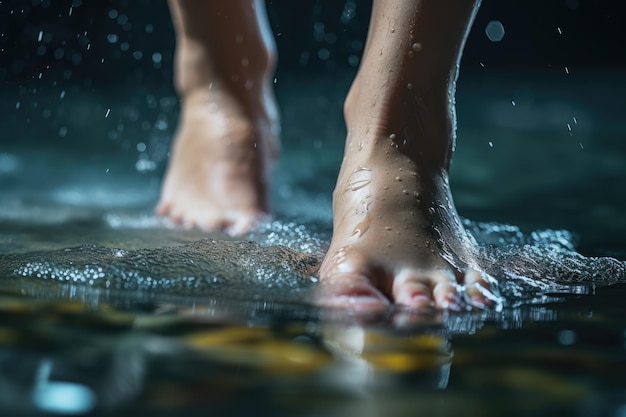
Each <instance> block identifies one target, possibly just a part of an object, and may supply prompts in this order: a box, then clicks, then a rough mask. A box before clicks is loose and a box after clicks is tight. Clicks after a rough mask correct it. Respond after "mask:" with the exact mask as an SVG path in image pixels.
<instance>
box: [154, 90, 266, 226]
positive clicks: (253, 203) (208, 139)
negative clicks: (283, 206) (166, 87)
mask: <svg viewBox="0 0 626 417" xmlns="http://www.w3.org/2000/svg"><path fill="white" fill-rule="evenodd" d="M216 90H217V89H216ZM181 116H182V117H181V123H180V127H179V130H178V132H177V135H176V139H175V142H174V146H173V149H172V156H171V159H170V163H169V166H168V171H167V174H166V177H165V182H164V185H163V189H162V192H161V200H160V202H159V204H158V206H157V213H159V214H161V215H166V216H169V218H170V219H171V220H172V221H173V222H174V223H177V224H181V225H184V226H185V227H194V228H199V229H202V230H206V231H224V232H227V233H229V234H231V235H240V234H242V233H245V232H247V231H248V230H249V229H250V228H251V227H252V226H253V225H254V223H255V222H256V221H257V220H259V219H261V218H263V217H264V216H267V215H268V213H269V207H268V202H267V198H268V196H267V189H268V182H269V177H270V168H271V165H272V163H273V161H274V159H275V158H276V157H277V154H278V146H279V145H278V140H277V138H276V136H275V134H274V131H275V123H276V122H275V121H274V120H272V118H271V117H269V116H268V115H267V113H265V114H263V113H262V114H259V115H257V116H256V117H255V118H253V117H250V116H249V115H248V114H246V112H245V111H242V109H241V108H240V106H239V105H238V103H237V102H236V100H234V99H233V98H232V96H231V95H230V94H227V93H224V92H223V91H222V92H220V91H209V89H208V88H207V91H197V92H194V93H193V94H190V95H188V96H187V97H186V98H185V99H184V101H183V110H182V115H181Z"/></svg>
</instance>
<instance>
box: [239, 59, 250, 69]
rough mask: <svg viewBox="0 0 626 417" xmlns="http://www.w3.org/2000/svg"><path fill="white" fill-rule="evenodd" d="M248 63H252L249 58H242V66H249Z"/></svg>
mask: <svg viewBox="0 0 626 417" xmlns="http://www.w3.org/2000/svg"><path fill="white" fill-rule="evenodd" d="M248 65H250V60H249V59H248V58H243V59H242V60H241V66H242V67H247V66H248Z"/></svg>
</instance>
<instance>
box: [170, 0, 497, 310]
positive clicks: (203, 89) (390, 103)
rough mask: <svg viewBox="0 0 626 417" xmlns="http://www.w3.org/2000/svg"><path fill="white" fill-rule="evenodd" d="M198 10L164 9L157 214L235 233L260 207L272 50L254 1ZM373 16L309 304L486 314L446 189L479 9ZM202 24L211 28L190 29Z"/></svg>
mask: <svg viewBox="0 0 626 417" xmlns="http://www.w3.org/2000/svg"><path fill="white" fill-rule="evenodd" d="M206 3H207V4H205V3H204V2H196V3H194V2H191V1H190V0H172V1H171V6H172V9H173V12H174V13H173V14H174V17H175V22H176V26H177V35H178V52H177V54H178V64H177V70H178V76H177V80H178V87H179V91H180V94H181V98H182V101H183V117H182V121H181V126H180V128H179V131H178V134H177V139H176V142H175V145H174V152H173V155H172V160H171V162H170V166H169V168H168V173H167V175H166V179H165V183H164V184H165V185H164V188H163V193H162V199H161V203H160V204H159V207H158V211H159V212H160V213H161V214H164V215H168V216H170V218H172V219H173V220H174V221H177V222H180V223H183V224H186V225H189V226H195V227H200V228H203V229H205V230H209V231H214V230H226V231H229V232H231V233H233V234H240V233H244V232H246V231H247V230H249V229H250V228H251V227H252V226H253V224H254V221H255V220H256V219H257V218H259V216H262V215H264V214H266V213H267V208H268V206H267V193H266V188H267V178H268V177H267V170H268V168H269V166H270V164H271V160H272V158H273V156H274V155H275V154H276V150H277V148H278V146H277V140H276V137H275V135H274V132H275V129H274V126H275V124H276V121H277V117H276V112H275V108H276V106H275V104H274V101H273V95H272V94H271V92H269V87H268V85H269V83H268V82H267V80H269V77H270V76H271V71H272V65H271V63H270V62H271V61H272V60H271V56H272V54H273V52H272V51H273V44H272V43H271V41H270V40H268V39H269V37H268V36H267V34H266V32H267V23H266V21H265V20H264V19H265V18H264V17H263V15H262V13H259V11H260V9H261V8H262V4H261V2H260V1H259V2H255V1H252V0H240V1H232V0H219V1H214V2H210V5H208V3H209V2H206ZM373 6H374V7H373V14H372V21H371V24H370V30H369V35H368V39H367V42H366V47H365V51H364V56H363V59H362V63H361V67H360V69H359V72H358V74H357V76H356V78H355V80H354V83H353V85H352V87H351V89H350V93H349V94H348V97H347V98H346V102H345V107H344V112H345V117H346V124H347V126H348V135H347V138H346V151H345V157H344V160H343V162H342V165H341V171H340V174H339V178H338V180H337V186H336V188H335V191H334V194H333V220H334V233H333V238H332V242H331V245H330V249H329V251H328V254H327V255H326V258H325V260H324V262H323V264H322V266H321V269H320V272H319V274H320V281H321V284H320V286H319V293H318V298H317V301H318V303H319V304H321V305H326V306H332V307H342V308H350V309H359V310H372V309H383V308H386V307H387V306H388V305H389V304H390V303H394V304H396V305H401V306H405V307H407V308H410V309H421V308H425V307H435V308H444V309H453V310H461V309H466V308H471V307H472V306H476V307H482V306H485V305H488V304H489V303H490V300H491V299H492V298H493V297H492V295H491V293H490V291H489V288H490V285H491V284H490V282H491V279H490V278H489V277H488V276H486V275H485V274H482V273H480V272H479V271H478V270H476V269H475V266H474V265H475V262H474V260H475V256H474V251H475V245H474V242H473V239H472V238H471V236H469V235H468V234H467V233H466V231H465V230H464V228H463V226H462V225H461V222H460V219H459V217H458V214H457V212H456V209H455V207H454V203H453V200H452V196H451V193H450V188H449V184H448V170H449V164H450V159H451V157H452V150H453V145H454V140H455V122H456V118H455V109H454V94H455V83H456V77H457V72H458V64H459V60H460V56H461V51H462V47H463V44H464V41H465V38H466V36H467V31H468V29H469V26H470V23H471V21H472V19H473V16H474V14H475V12H476V10H477V7H478V1H477V0H375V1H374V5H373ZM209 9H210V10H209ZM251 10H252V11H255V12H253V13H251V12H250V11H251ZM211 13H213V14H212V16H213V17H212V18H211V20H212V22H211V23H214V25H212V26H211V25H209V24H207V23H205V22H204V21H203V22H197V20H198V16H205V17H206V16H208V15H209V14H211ZM225 16H226V17H227V18H225ZM209 26H210V27H211V28H212V29H208V28H207V27H209ZM233 27H235V28H239V29H233ZM240 28H248V29H247V30H248V33H246V34H245V36H244V35H242V34H241V33H240V31H241V30H242V29H240ZM212 31H213V32H212ZM238 31H239V32H238ZM218 35H219V36H218ZM216 39H219V41H216ZM228 39H230V40H231V41H228ZM232 39H234V41H232ZM242 39H243V40H245V42H239V41H238V40H242ZM229 42H230V43H232V42H234V44H233V45H228V43H229ZM225 44H226V45H225ZM253 57H256V58H253ZM244 64H245V65H244ZM242 68H243V69H242ZM233 75H235V76H236V77H233ZM249 81H250V82H249Z"/></svg>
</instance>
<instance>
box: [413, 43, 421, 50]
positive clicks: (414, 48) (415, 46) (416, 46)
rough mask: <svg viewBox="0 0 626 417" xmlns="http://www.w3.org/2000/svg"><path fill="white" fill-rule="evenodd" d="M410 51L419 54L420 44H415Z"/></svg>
mask: <svg viewBox="0 0 626 417" xmlns="http://www.w3.org/2000/svg"><path fill="white" fill-rule="evenodd" d="M411 49H412V50H413V52H419V51H421V50H422V44H421V43H418V42H415V43H414V44H413V45H411Z"/></svg>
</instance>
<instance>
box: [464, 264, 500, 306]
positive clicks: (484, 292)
mask: <svg viewBox="0 0 626 417" xmlns="http://www.w3.org/2000/svg"><path fill="white" fill-rule="evenodd" d="M465 291H466V294H467V297H468V299H469V301H470V303H471V304H472V305H473V306H476V307H486V306H489V305H491V304H492V303H493V302H492V299H493V298H494V297H493V294H492V293H491V284H490V283H489V279H488V277H487V276H486V275H485V274H484V273H481V272H479V271H476V270H475V269H470V270H469V271H467V273H466V274H465Z"/></svg>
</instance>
